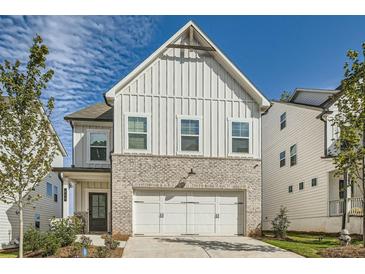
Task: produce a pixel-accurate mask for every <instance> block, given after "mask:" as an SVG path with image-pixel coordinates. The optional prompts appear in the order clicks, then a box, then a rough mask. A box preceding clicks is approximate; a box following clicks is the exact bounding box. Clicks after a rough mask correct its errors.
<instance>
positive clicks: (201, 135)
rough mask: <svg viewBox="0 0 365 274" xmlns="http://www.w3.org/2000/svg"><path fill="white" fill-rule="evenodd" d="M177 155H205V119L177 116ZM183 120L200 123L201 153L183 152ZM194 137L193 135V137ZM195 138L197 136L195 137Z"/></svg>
mask: <svg viewBox="0 0 365 274" xmlns="http://www.w3.org/2000/svg"><path fill="white" fill-rule="evenodd" d="M176 118H177V123H176V124H177V134H176V136H177V139H178V141H177V154H182V155H202V154H203V118H202V116H192V115H177V117H176ZM181 120H195V121H199V151H186V150H181ZM192 136H193V135H192ZM194 136H195V135H194Z"/></svg>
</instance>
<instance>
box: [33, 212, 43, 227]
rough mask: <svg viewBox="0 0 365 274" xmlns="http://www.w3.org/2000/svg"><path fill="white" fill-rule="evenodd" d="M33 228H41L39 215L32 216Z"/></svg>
mask: <svg viewBox="0 0 365 274" xmlns="http://www.w3.org/2000/svg"><path fill="white" fill-rule="evenodd" d="M34 227H35V228H36V229H40V228H41V215H40V214H39V213H36V214H34Z"/></svg>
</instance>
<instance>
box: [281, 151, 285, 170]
mask: <svg viewBox="0 0 365 274" xmlns="http://www.w3.org/2000/svg"><path fill="white" fill-rule="evenodd" d="M283 166H285V150H284V151H282V152H280V167H283Z"/></svg>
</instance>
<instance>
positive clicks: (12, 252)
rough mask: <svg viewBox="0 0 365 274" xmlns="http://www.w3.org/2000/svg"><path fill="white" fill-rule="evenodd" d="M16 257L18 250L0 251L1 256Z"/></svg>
mask: <svg viewBox="0 0 365 274" xmlns="http://www.w3.org/2000/svg"><path fill="white" fill-rule="evenodd" d="M16 257H18V251H2V252H0V259H1V258H16Z"/></svg>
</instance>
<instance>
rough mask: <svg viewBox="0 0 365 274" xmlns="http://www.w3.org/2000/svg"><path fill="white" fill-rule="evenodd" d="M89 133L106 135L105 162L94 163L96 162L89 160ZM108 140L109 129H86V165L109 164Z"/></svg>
mask: <svg viewBox="0 0 365 274" xmlns="http://www.w3.org/2000/svg"><path fill="white" fill-rule="evenodd" d="M91 133H104V134H105V135H106V159H105V161H99V160H98V161H96V160H91V153H90V140H91V139H90V135H91ZM109 138H110V130H109V129H97V128H93V129H91V128H90V129H87V163H88V164H109V162H110V159H109V154H110V142H109Z"/></svg>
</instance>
